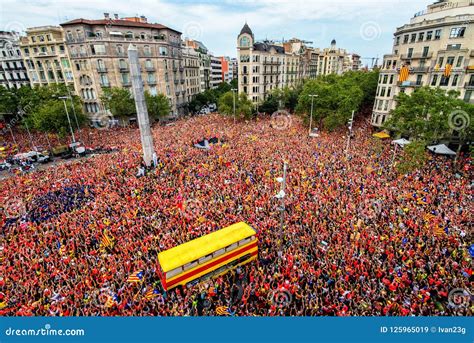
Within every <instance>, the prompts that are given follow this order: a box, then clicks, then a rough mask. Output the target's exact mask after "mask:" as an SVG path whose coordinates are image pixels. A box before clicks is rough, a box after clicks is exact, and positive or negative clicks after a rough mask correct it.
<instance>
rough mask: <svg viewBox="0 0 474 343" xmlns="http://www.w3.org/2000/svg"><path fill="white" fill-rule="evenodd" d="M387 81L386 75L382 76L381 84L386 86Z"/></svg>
mask: <svg viewBox="0 0 474 343" xmlns="http://www.w3.org/2000/svg"><path fill="white" fill-rule="evenodd" d="M387 81H388V75H384V76H383V82H382V83H383V84H386V83H387Z"/></svg>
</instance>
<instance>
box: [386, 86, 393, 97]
mask: <svg viewBox="0 0 474 343" xmlns="http://www.w3.org/2000/svg"><path fill="white" fill-rule="evenodd" d="M391 94H392V87H388V88H387V97H388V98H389V97H390V95H391Z"/></svg>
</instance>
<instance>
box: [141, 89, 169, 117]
mask: <svg viewBox="0 0 474 343" xmlns="http://www.w3.org/2000/svg"><path fill="white" fill-rule="evenodd" d="M145 100H146V106H147V109H148V114H149V115H150V117H151V118H153V119H155V120H157V119H159V118H161V117H164V116H167V115H168V114H169V113H170V111H171V106H170V102H169V100H168V98H167V97H166V96H165V95H164V94H158V95H151V94H150V92H148V91H145Z"/></svg>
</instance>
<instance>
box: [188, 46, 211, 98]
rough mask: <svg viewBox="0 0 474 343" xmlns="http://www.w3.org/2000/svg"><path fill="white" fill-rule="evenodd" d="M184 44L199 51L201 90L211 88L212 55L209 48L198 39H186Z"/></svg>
mask: <svg viewBox="0 0 474 343" xmlns="http://www.w3.org/2000/svg"><path fill="white" fill-rule="evenodd" d="M184 44H185V45H186V46H188V47H190V48H193V49H194V50H195V51H196V52H197V53H198V57H199V75H200V79H201V82H200V83H201V92H204V91H205V90H207V89H211V56H210V54H209V51H208V49H207V48H206V46H205V45H204V44H203V43H202V42H200V41H197V40H192V39H186V40H185V41H184Z"/></svg>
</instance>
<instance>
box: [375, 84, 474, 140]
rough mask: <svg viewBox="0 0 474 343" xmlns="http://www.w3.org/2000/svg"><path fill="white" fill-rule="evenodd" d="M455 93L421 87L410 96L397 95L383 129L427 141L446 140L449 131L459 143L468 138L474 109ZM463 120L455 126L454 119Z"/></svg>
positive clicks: (412, 138) (473, 117)
mask: <svg viewBox="0 0 474 343" xmlns="http://www.w3.org/2000/svg"><path fill="white" fill-rule="evenodd" d="M458 96H459V92H456V91H452V90H451V91H448V92H445V91H444V90H442V89H440V88H431V87H428V86H426V87H422V88H419V89H416V90H415V91H414V92H413V93H411V94H409V95H408V94H406V93H400V94H399V95H398V96H397V97H396V100H397V107H396V108H395V109H394V110H392V112H391V117H390V119H389V120H388V121H387V122H386V123H385V125H384V127H385V128H387V129H389V130H391V131H394V132H396V133H397V134H399V135H402V136H404V137H409V138H410V139H411V140H420V141H421V140H423V141H427V142H434V141H439V140H442V139H450V138H451V137H452V135H453V130H454V131H458V135H459V137H460V138H461V139H462V140H465V139H467V137H468V136H472V131H473V125H474V124H473V123H474V106H473V105H470V104H468V103H465V102H464V101H462V100H461V99H459V98H458ZM458 119H464V123H461V124H462V125H460V126H458V125H457V123H456V120H458Z"/></svg>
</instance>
